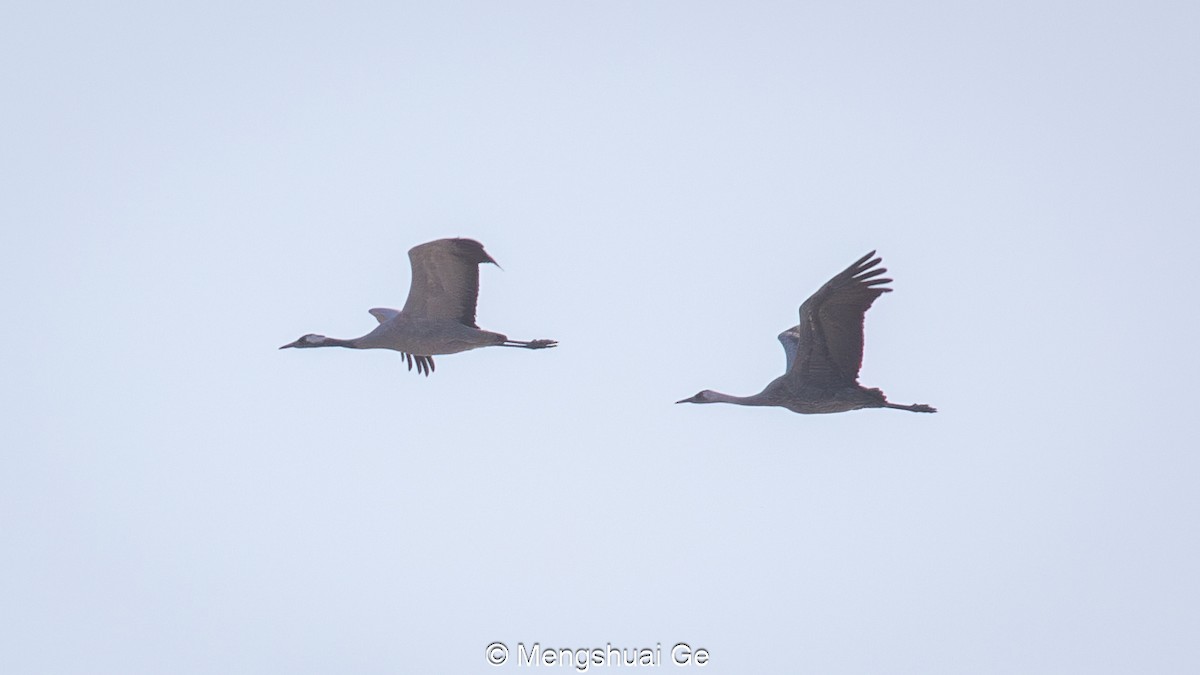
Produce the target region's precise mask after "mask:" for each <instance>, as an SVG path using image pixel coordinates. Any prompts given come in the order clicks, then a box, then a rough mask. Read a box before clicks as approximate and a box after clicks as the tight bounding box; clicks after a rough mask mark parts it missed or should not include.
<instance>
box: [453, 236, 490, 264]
mask: <svg viewBox="0 0 1200 675" xmlns="http://www.w3.org/2000/svg"><path fill="white" fill-rule="evenodd" d="M449 241H451V242H453V244H452V245H453V246H454V254H455V255H457V256H458V257H460V258H462V259H464V260H466V261H468V262H472V263H475V264H476V265H482V264H483V263H491V264H493V265H495V266H496V267H500V263H498V262H496V259H495V258H493V257H492V256H491V255H489V254H488V252H487V251H485V250H483V244H481V243H479V242H478V241H476V240H474V239H467V238H465V237H458V238H457V239H451V240H449ZM501 269H503V268H501Z"/></svg>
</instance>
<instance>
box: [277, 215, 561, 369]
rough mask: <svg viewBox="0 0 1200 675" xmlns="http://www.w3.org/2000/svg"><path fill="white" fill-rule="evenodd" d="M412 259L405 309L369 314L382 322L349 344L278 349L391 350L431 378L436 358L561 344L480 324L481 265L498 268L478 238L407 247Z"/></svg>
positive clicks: (322, 341)
mask: <svg viewBox="0 0 1200 675" xmlns="http://www.w3.org/2000/svg"><path fill="white" fill-rule="evenodd" d="M408 260H409V263H410V264H411V265H412V285H411V286H409V289H408V300H407V301H405V303H404V309H401V310H399V311H397V310H395V309H388V308H385V307H376V308H374V309H371V310H368V311H369V312H370V313H371V315H372V316H374V317H375V319H376V320H377V321H379V325H378V326H376V327H375V330H373V331H371V332H370V333H367V334H366V335H364V336H362V337H358V338H354V339H351V340H340V339H338V338H331V337H325V336H324V335H316V334H314V333H309V334H308V335H304V336H302V337H301V338H300V339H298V340H296V341H295V342H291V343H289V344H286V345H284V346H282V347H280V349H288V348H289V347H294V348H297V349H306V348H310V347H348V348H350V349H391V350H393V351H397V352H400V354H401V356H403V357H404V359H405V361H406V362H407V363H408V369H409V370H412V369H413V365H414V364H415V365H416V367H417V372H418V373H423V374H424V375H425V376H426V377H428V376H429V373H431V372H433V370H434V363H433V357H434V356H435V355H441V354H457V353H458V352H465V351H467V350H470V349H478V348H480V347H521V348H524V349H547V348H550V347H554V346H555V345H557V344H558V342H557V341H555V340H530V341H528V342H522V341H519V340H509V339H508V337H507V336H505V335H501V334H500V333H493V332H491V331H486V330H482V329H480V328H479V326H478V325H476V323H475V306H476V303H477V302H478V300H479V266H480V265H481V264H483V263H492V264H493V265H496V264H497V263H496V261H495V260H493V259H492V256H490V255H488V254H487V252H486V251H484V250H483V244H480V243H479V242H477V241H475V240H474V239H438V240H437V241H431V242H428V243H425V244H421V245H419V246H414V247H413V248H411V249H409V251H408ZM497 266H498V265H497Z"/></svg>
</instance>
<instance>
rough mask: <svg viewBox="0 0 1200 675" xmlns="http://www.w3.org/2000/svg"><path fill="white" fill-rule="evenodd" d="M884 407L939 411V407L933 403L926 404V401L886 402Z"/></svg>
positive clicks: (916, 410) (912, 410)
mask: <svg viewBox="0 0 1200 675" xmlns="http://www.w3.org/2000/svg"><path fill="white" fill-rule="evenodd" d="M883 407H885V408H895V409H896V410H908V411H909V412H926V413H935V412H937V408H935V407H933V406H931V405H926V404H924V403H914V404H912V405H900V404H899V403H884V404H883Z"/></svg>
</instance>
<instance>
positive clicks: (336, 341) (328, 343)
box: [317, 337, 359, 349]
mask: <svg viewBox="0 0 1200 675" xmlns="http://www.w3.org/2000/svg"><path fill="white" fill-rule="evenodd" d="M317 346H318V347H346V348H348V349H359V346H358V338H353V339H350V340H343V339H341V338H331V337H327V338H325V340H324V342H322V343H321V344H319V345H317Z"/></svg>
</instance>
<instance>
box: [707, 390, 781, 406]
mask: <svg viewBox="0 0 1200 675" xmlns="http://www.w3.org/2000/svg"><path fill="white" fill-rule="evenodd" d="M711 398H712V400H713V402H715V403H733V404H735V405H773V404H772V403H771V401H770V400H769V399H768V398H767V397H766V396H763V394H762V393H761V392H760V393H757V394H754V395H753V396H734V395H732V394H722V393H721V392H719V391H714V392H713V393H712V395H711Z"/></svg>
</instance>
